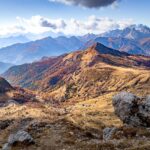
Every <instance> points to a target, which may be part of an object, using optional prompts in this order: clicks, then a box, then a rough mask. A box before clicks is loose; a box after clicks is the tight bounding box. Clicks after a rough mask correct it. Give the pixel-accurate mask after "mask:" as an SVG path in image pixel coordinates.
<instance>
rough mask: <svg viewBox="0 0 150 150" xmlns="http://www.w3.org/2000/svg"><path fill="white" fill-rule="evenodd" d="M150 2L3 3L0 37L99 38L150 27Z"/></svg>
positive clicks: (55, 0)
mask: <svg viewBox="0 0 150 150" xmlns="http://www.w3.org/2000/svg"><path fill="white" fill-rule="evenodd" d="M149 7H150V0H0V36H4V37H5V36H14V35H20V34H23V35H30V36H32V35H39V36H40V35H47V34H48V35H52V36H53V35H54V36H55V35H59V34H65V35H74V34H76V35H83V34H87V33H94V34H100V33H103V32H106V31H109V30H113V29H117V28H120V29H122V28H125V27H127V26H129V25H131V24H144V25H147V26H150V15H149V14H150V9H149Z"/></svg>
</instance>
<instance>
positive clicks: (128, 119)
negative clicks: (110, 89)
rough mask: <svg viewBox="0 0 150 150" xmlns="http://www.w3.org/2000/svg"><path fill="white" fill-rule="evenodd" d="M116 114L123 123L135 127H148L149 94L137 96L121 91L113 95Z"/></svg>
mask: <svg viewBox="0 0 150 150" xmlns="http://www.w3.org/2000/svg"><path fill="white" fill-rule="evenodd" d="M113 106H114V109H115V113H116V115H117V116H118V117H119V118H120V119H121V120H122V121H123V123H126V124H129V125H132V126H136V127H150V96H147V97H138V96H136V95H134V94H132V93H128V92H121V93H119V94H117V95H115V96H114V97H113Z"/></svg>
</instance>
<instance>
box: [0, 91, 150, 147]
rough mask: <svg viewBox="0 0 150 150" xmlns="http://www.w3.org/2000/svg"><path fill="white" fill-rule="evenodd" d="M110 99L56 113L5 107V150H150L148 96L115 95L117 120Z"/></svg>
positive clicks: (32, 105)
mask: <svg viewBox="0 0 150 150" xmlns="http://www.w3.org/2000/svg"><path fill="white" fill-rule="evenodd" d="M109 96H110V95H109ZM109 96H108V95H106V96H105V98H104V99H105V100H103V98H102V97H99V99H91V100H87V101H81V102H78V104H74V105H72V104H70V103H66V104H63V105H61V106H57V107H56V106H55V107H54V106H52V105H51V104H48V103H44V102H40V101H38V100H37V101H34V102H26V103H22V104H20V103H18V102H17V101H16V100H14V101H9V103H8V101H7V105H4V106H3V107H1V108H0V118H1V121H0V132H1V136H0V146H1V149H3V150H9V149H12V150H34V149H35V150H36V149H39V150H49V149H54V150H55V149H56V150H62V149H65V150H78V149H81V150H82V149H83V150H84V149H87V150H99V149H102V150H109V149H111V150H116V149H119V150H120V149H128V150H136V149H139V150H145V149H146V150H148V149H149V147H150V128H149V127H150V124H149V120H150V116H149V114H150V112H149V111H150V105H149V103H150V99H149V96H147V97H137V96H135V95H133V94H131V93H127V92H121V93H119V94H115V95H114V96H113V100H112V102H113V106H114V110H115V114H116V115H117V116H118V117H119V118H118V117H117V116H116V115H115V114H114V111H113V109H112V110H111V109H110V108H113V107H112V102H111V101H109V100H108V97H109ZM111 97H112V96H111ZM100 99H101V100H100ZM106 102H107V103H106ZM94 104H95V105H94ZM98 105H99V107H96V106H98ZM93 107H94V110H95V111H93ZM97 108H98V109H99V111H98V110H97ZM100 108H101V109H102V110H100ZM104 108H105V110H104ZM96 110H97V111H96ZM85 111H86V112H88V114H86V113H85ZM99 117H101V118H99ZM80 119H81V120H80ZM111 119H112V120H111ZM120 119H121V120H122V121H120ZM122 122H123V124H122Z"/></svg>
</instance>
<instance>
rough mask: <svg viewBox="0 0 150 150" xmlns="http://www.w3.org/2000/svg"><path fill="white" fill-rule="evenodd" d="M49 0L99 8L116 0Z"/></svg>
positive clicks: (116, 0)
mask: <svg viewBox="0 0 150 150" xmlns="http://www.w3.org/2000/svg"><path fill="white" fill-rule="evenodd" d="M49 1H51V2H60V3H64V4H68V5H76V6H83V7H87V8H100V7H105V6H108V5H111V4H113V3H115V2H118V0H49Z"/></svg>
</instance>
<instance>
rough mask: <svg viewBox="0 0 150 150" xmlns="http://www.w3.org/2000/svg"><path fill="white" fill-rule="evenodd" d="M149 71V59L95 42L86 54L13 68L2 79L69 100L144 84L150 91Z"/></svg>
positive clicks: (76, 53)
mask: <svg viewBox="0 0 150 150" xmlns="http://www.w3.org/2000/svg"><path fill="white" fill-rule="evenodd" d="M149 68H150V57H144V56H135V55H129V54H128V53H125V52H119V51H117V50H114V49H110V48H107V47H105V46H104V45H102V44H100V43H95V44H94V45H93V46H91V47H89V48H88V49H87V50H84V51H76V52H73V53H70V54H65V55H61V56H59V57H55V58H49V59H46V60H41V61H39V62H35V63H32V64H25V65H20V66H14V67H11V68H10V69H9V70H8V71H7V72H5V73H4V74H3V76H4V77H5V78H6V79H8V80H9V81H11V83H12V84H13V85H20V86H22V87H26V88H30V89H38V90H40V91H42V92H44V93H47V94H48V93H49V94H48V95H49V96H48V97H49V98H50V99H51V97H52V98H53V96H54V97H57V96H58V97H59V98H60V97H61V99H66V98H72V97H74V96H76V97H95V96H98V95H100V94H102V93H108V92H109V91H116V90H119V91H121V90H126V89H128V88H129V89H130V90H134V89H133V87H134V86H135V87H134V88H135V89H136V90H139V91H140V88H141V87H142V86H143V84H142V83H143V82H144V83H145V84H144V86H145V92H147V91H148V84H149V81H150V79H149ZM121 74H122V75H121ZM120 75H121V77H120ZM118 77H119V78H118ZM133 78H134V80H133ZM106 83H107V84H106ZM100 87H101V88H100ZM60 91H63V92H62V94H61V95H60ZM90 91H92V92H90ZM47 94H46V95H47ZM57 94H58V95H57Z"/></svg>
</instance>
